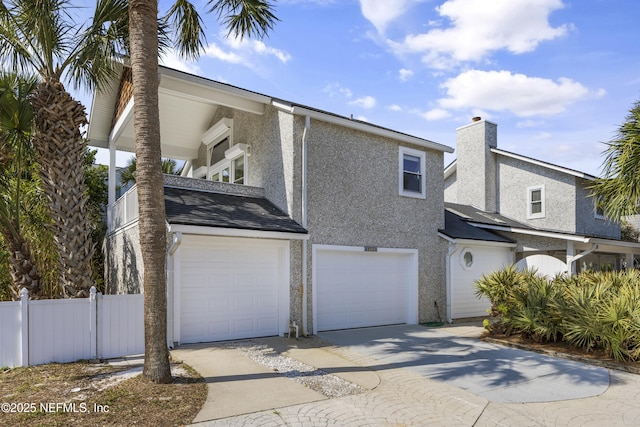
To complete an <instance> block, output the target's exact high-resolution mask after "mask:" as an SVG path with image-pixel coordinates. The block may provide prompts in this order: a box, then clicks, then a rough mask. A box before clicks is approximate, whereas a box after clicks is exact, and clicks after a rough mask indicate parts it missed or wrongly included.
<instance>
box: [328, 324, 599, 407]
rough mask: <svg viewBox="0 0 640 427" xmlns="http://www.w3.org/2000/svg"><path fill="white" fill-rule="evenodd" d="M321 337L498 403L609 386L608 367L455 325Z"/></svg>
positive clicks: (586, 393) (572, 395)
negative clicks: (455, 330)
mask: <svg viewBox="0 0 640 427" xmlns="http://www.w3.org/2000/svg"><path fill="white" fill-rule="evenodd" d="M320 337H321V338H323V339H325V340H327V341H330V342H332V343H334V344H337V345H340V346H342V347H345V348H349V349H351V350H353V351H356V352H360V353H363V354H366V355H368V356H371V357H373V358H374V359H376V360H378V361H379V362H380V363H381V365H380V366H384V365H393V366H396V367H402V368H410V369H412V370H414V371H415V372H417V373H419V374H420V375H422V376H424V377H426V378H431V379H434V380H438V381H441V382H445V383H447V384H451V385H455V386H457V387H460V388H462V389H465V390H468V391H470V392H472V393H474V394H476V395H478V396H482V397H484V398H486V399H488V400H491V401H494V402H512V403H529V402H551V401H557V400H568V399H580V398H583V397H591V396H597V395H599V394H602V393H604V392H605V391H606V390H607V388H608V387H609V371H608V370H607V369H605V368H600V367H596V366H592V365H586V364H584V363H579V362H573V361H570V360H566V359H559V358H556V357H550V356H544V355H542V354H539V353H534V352H530V351H524V350H518V349H515V348H509V347H503V346H500V345H496V344H490V343H487V342H484V341H480V340H478V339H477V338H471V337H465V336H457V335H453V334H451V329H450V328H449V329H448V330H447V329H437V328H424V327H421V326H409V325H401V326H386V327H378V328H365V329H350V330H344V331H336V332H325V333H321V334H320ZM374 369H375V368H374Z"/></svg>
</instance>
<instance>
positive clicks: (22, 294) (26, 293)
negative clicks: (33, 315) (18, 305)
mask: <svg viewBox="0 0 640 427" xmlns="http://www.w3.org/2000/svg"><path fill="white" fill-rule="evenodd" d="M20 298H27V299H28V298H29V290H28V289H27V288H22V289H21V290H20Z"/></svg>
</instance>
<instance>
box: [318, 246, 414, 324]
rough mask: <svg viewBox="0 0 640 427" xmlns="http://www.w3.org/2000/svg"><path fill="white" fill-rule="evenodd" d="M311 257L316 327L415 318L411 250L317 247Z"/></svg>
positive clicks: (401, 320)
mask: <svg viewBox="0 0 640 427" xmlns="http://www.w3.org/2000/svg"><path fill="white" fill-rule="evenodd" d="M313 262H314V279H313V286H314V287H315V291H314V295H315V298H316V301H315V311H314V313H315V315H314V318H315V323H316V330H317V331H327V330H334V329H346V328H359V327H365V326H379V325H391V324H398V323H417V304H418V302H417V299H418V286H417V280H418V263H417V251H414V250H404V251H403V250H397V251H393V250H388V251H385V250H377V251H376V252H366V251H365V250H364V248H351V247H333V246H331V247H319V248H315V250H314V260H313Z"/></svg>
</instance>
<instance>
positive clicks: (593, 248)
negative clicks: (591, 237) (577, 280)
mask: <svg viewBox="0 0 640 427" xmlns="http://www.w3.org/2000/svg"><path fill="white" fill-rule="evenodd" d="M597 249H598V245H596V244H595V243H592V244H591V247H590V248H589V249H587V250H586V251H584V252H580V253H579V254H578V255H574V256H572V257H569V262H568V265H567V270H569V272H570V275H573V264H574V263H575V262H576V261H578V260H579V259H580V258H582V257H585V256H587V255H589V254H590V253H592V252H593V251H596V250H597Z"/></svg>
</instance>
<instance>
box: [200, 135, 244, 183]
mask: <svg viewBox="0 0 640 427" xmlns="http://www.w3.org/2000/svg"><path fill="white" fill-rule="evenodd" d="M209 150H210V156H209V158H210V159H211V167H210V169H209V171H210V175H209V177H210V178H209V179H211V180H212V181H217V182H229V183H232V184H244V183H245V177H246V152H247V146H246V145H245V144H235V145H232V146H231V147H229V139H228V138H225V139H224V140H222V141H220V142H219V143H218V144H216V145H215V146H214V147H212V148H210V149H209Z"/></svg>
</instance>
